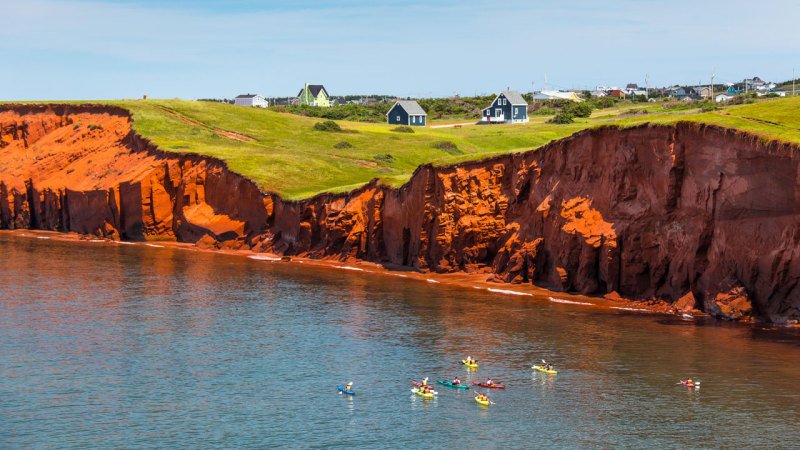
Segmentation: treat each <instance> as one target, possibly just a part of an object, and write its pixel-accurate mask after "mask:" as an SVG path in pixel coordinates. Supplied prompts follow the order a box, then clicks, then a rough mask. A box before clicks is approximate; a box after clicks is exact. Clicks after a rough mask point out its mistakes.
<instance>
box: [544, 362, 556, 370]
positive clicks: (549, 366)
mask: <svg viewBox="0 0 800 450" xmlns="http://www.w3.org/2000/svg"><path fill="white" fill-rule="evenodd" d="M544 368H545V369H547V370H555V366H554V365H552V364H550V363H547V364H545V366H544Z"/></svg>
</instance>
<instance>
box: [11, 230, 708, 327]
mask: <svg viewBox="0 0 800 450" xmlns="http://www.w3.org/2000/svg"><path fill="white" fill-rule="evenodd" d="M0 233H2V234H8V235H12V236H17V237H27V238H35V239H52V240H56V241H62V242H85V243H100V244H110V245H133V246H142V247H151V248H171V249H178V250H188V251H196V252H203V253H215V254H224V255H231V256H239V257H245V258H248V259H251V260H253V261H263V262H280V263H284V264H291V263H294V264H304V265H307V266H314V267H321V268H328V269H335V270H347V271H352V272H360V273H364V274H370V275H381V276H390V277H397V278H406V279H408V280H413V281H416V282H425V283H431V284H440V285H443V286H450V287H461V288H471V289H479V290H485V291H487V292H491V293H493V294H498V295H503V296H507V297H512V298H513V297H527V298H531V299H537V298H538V299H542V298H544V299H547V300H548V301H550V302H551V303H560V304H570V305H576V306H591V307H595V308H601V309H607V310H617V311H626V312H637V313H642V314H659V315H665V316H673V317H674V316H677V317H682V318H684V319H695V318H708V317H710V316H709V315H708V314H705V313H703V312H701V311H693V312H692V314H691V315H690V317H687V316H689V315H682V313H680V312H677V311H676V310H675V309H674V307H673V306H672V305H671V304H669V303H667V302H665V301H661V300H653V301H644V300H629V299H625V298H623V297H620V296H616V295H607V296H605V297H591V296H586V295H580V294H574V293H569V292H557V291H551V290H549V289H547V288H544V287H540V286H536V285H533V284H511V283H502V282H491V281H487V280H486V279H487V277H490V276H491V274H489V273H472V274H470V273H464V272H456V273H435V272H427V273H423V272H418V271H416V270H413V269H410V268H404V267H397V268H394V267H387V265H383V264H379V263H374V262H370V261H361V260H351V261H340V260H335V259H312V258H305V257H299V256H290V257H289V258H290V260H289V261H286V260H285V258H286V257H285V256H282V255H277V254H273V253H264V252H261V253H259V252H254V251H252V250H230V249H215V248H203V247H199V246H197V245H196V244H192V243H186V242H176V241H141V242H132V241H117V240H112V239H99V238H96V237H94V236H87V235H80V234H77V233H62V232H59V231H48V230H28V229H19V230H0ZM560 297H564V298H560Z"/></svg>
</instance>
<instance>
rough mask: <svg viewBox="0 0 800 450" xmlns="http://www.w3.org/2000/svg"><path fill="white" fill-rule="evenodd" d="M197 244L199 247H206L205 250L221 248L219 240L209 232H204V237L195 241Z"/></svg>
mask: <svg viewBox="0 0 800 450" xmlns="http://www.w3.org/2000/svg"><path fill="white" fill-rule="evenodd" d="M195 245H196V246H197V247H198V248H202V249H205V250H219V248H220V245H219V241H217V240H216V239H214V238H213V237H211V236H210V235H208V234H204V235H203V237H201V238H200V239H199V240H198V241H197V242H196V243H195Z"/></svg>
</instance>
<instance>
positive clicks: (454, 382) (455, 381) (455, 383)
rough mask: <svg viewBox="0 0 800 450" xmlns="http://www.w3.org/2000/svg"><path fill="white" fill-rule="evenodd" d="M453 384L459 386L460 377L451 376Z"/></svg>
mask: <svg viewBox="0 0 800 450" xmlns="http://www.w3.org/2000/svg"><path fill="white" fill-rule="evenodd" d="M453 386H461V379H459V378H458V377H455V378H453Z"/></svg>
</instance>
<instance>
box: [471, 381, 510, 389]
mask: <svg viewBox="0 0 800 450" xmlns="http://www.w3.org/2000/svg"><path fill="white" fill-rule="evenodd" d="M472 384H473V385H474V386H480V387H485V388H489V389H505V388H506V386H505V385H504V384H497V383H495V384H487V383H478V382H477V381H473V382H472Z"/></svg>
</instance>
